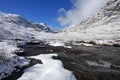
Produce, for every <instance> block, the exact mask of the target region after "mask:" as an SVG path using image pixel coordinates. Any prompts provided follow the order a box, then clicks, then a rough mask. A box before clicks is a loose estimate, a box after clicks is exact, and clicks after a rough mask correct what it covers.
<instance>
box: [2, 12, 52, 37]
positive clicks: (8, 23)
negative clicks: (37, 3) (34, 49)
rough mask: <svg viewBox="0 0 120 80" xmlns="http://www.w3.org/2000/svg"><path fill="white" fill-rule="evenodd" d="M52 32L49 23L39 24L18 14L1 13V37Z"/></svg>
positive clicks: (27, 35)
mask: <svg viewBox="0 0 120 80" xmlns="http://www.w3.org/2000/svg"><path fill="white" fill-rule="evenodd" d="M41 31H44V32H51V30H50V28H49V27H48V26H47V25H43V23H41V24H37V23H33V22H30V21H28V20H26V19H25V18H23V17H21V16H19V15H16V14H6V13H1V14H0V38H2V39H11V38H20V39H24V38H26V39H27V38H29V36H30V35H34V34H36V33H37V32H41Z"/></svg>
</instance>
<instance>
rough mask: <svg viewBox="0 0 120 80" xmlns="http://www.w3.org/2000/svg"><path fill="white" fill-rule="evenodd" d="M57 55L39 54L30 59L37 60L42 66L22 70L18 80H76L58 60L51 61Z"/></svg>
mask: <svg viewBox="0 0 120 80" xmlns="http://www.w3.org/2000/svg"><path fill="white" fill-rule="evenodd" d="M52 56H57V54H41V55H38V56H32V57H31V58H34V59H39V60H41V61H42V62H43V64H36V65H34V66H32V67H30V68H28V69H25V70H24V74H23V75H22V76H21V77H20V78H19V79H18V80H76V78H75V76H74V75H73V73H72V72H71V71H68V70H66V69H65V68H64V67H63V64H62V62H61V61H60V60H54V59H52Z"/></svg>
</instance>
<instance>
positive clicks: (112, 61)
mask: <svg viewBox="0 0 120 80" xmlns="http://www.w3.org/2000/svg"><path fill="white" fill-rule="evenodd" d="M69 46H72V48H64V47H52V46H49V45H45V44H28V45H26V46H23V47H22V48H23V49H24V50H25V54H24V55H23V56H25V57H27V56H34V55H39V54H51V53H52V54H53V53H55V54H59V56H58V57H53V58H54V59H59V60H61V61H62V62H63V64H64V67H65V68H66V69H68V70H70V71H73V73H74V74H75V76H76V78H77V80H120V47H112V46H90V47H86V46H75V45H72V44H69ZM36 63H37V61H34V60H33V61H31V64H30V65H34V64H36ZM22 74H23V73H22V71H20V72H18V76H17V77H16V78H13V77H11V78H8V79H5V80H16V79H17V78H18V77H20V76H21V75H22Z"/></svg>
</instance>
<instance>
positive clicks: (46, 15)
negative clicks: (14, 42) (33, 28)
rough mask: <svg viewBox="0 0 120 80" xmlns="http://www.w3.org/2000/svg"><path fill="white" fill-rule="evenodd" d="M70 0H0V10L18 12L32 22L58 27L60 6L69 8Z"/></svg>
mask: <svg viewBox="0 0 120 80" xmlns="http://www.w3.org/2000/svg"><path fill="white" fill-rule="evenodd" d="M71 6H72V3H71V2H70V0H0V11H2V12H5V13H14V14H19V15H21V16H23V17H25V18H26V19H28V20H30V21H34V22H45V23H47V24H48V25H50V26H53V27H56V28H57V27H58V28H60V24H59V23H58V22H57V21H56V19H57V17H58V16H59V14H58V10H59V9H60V8H65V9H70V7H71Z"/></svg>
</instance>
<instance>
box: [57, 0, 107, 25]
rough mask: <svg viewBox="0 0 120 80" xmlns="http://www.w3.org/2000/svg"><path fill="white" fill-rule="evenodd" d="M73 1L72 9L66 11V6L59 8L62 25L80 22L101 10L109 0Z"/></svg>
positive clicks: (59, 18) (59, 19)
mask: <svg viewBox="0 0 120 80" xmlns="http://www.w3.org/2000/svg"><path fill="white" fill-rule="evenodd" d="M71 2H72V4H73V7H72V9H69V10H67V11H66V10H65V9H64V8H60V9H59V10H58V12H59V17H58V18H57V20H58V21H59V22H60V24H61V26H66V25H76V24H79V23H80V22H81V21H83V20H85V19H87V18H88V17H89V16H90V15H92V14H94V13H95V12H97V11H98V10H100V8H101V7H103V6H104V5H105V4H106V3H107V2H108V0H72V1H71Z"/></svg>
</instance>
